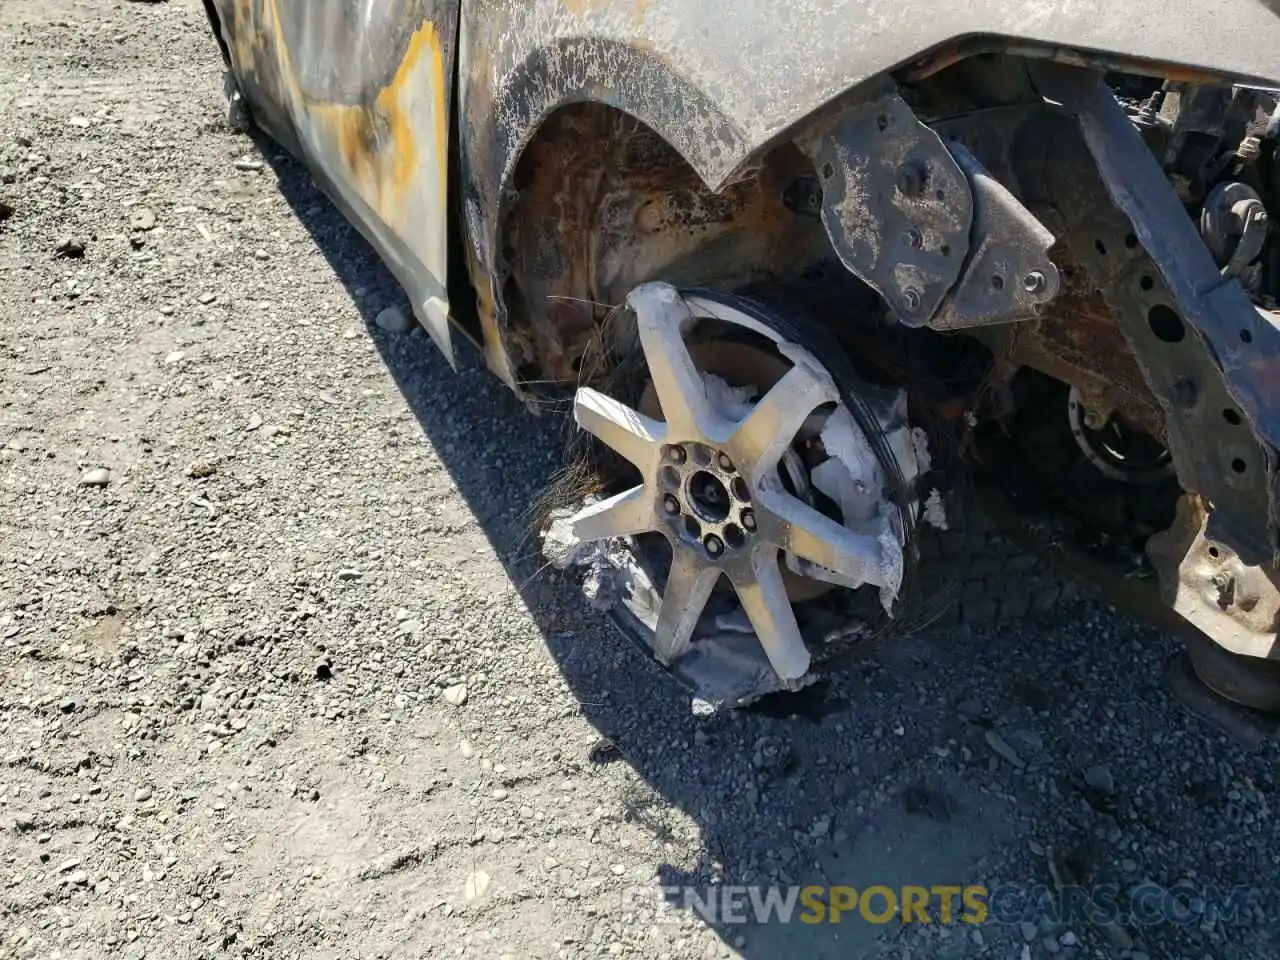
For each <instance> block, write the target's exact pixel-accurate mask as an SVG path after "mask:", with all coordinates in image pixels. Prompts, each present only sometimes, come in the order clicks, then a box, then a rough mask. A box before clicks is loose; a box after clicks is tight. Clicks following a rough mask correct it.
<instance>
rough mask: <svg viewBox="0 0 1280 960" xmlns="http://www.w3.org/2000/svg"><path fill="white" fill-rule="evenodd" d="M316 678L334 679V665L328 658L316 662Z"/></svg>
mask: <svg viewBox="0 0 1280 960" xmlns="http://www.w3.org/2000/svg"><path fill="white" fill-rule="evenodd" d="M316 679H317V680H322V681H323V680H332V679H333V666H332V665H331V664H330V663H329V661H328V660H321V661H320V662H319V663H317V664H316Z"/></svg>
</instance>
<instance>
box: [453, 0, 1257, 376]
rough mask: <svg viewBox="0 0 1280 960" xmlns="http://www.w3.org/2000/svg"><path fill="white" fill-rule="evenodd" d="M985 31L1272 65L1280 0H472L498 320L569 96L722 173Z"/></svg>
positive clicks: (469, 44)
mask: <svg viewBox="0 0 1280 960" xmlns="http://www.w3.org/2000/svg"><path fill="white" fill-rule="evenodd" d="M1206 24H1212V29H1206ZM984 38H987V39H984ZM985 48H990V49H996V48H999V49H1004V50H1011V51H1014V52H1034V53H1042V54H1053V55H1056V56H1060V57H1061V56H1065V57H1067V58H1069V59H1074V60H1076V61H1078V62H1088V63H1099V64H1102V63H1106V64H1114V65H1117V66H1123V67H1125V68H1127V69H1130V70H1139V71H1141V70H1142V69H1144V67H1143V65H1144V64H1146V65H1148V67H1147V68H1148V69H1151V70H1153V71H1155V70H1157V69H1158V68H1163V67H1165V66H1167V65H1173V67H1174V69H1173V70H1171V71H1168V72H1172V73H1174V74H1178V75H1186V76H1199V75H1206V74H1214V75H1219V76H1226V77H1236V78H1239V79H1242V80H1251V81H1255V82H1263V83H1266V82H1275V80H1276V79H1277V78H1278V77H1280V61H1277V59H1276V57H1275V55H1274V51H1275V50H1276V49H1280V15H1277V13H1276V11H1274V10H1272V9H1270V8H1269V7H1268V6H1266V5H1264V4H1262V3H1259V2H1257V0H1203V2H1200V3H1195V4H1190V3H1189V4H1184V5H1181V6H1178V7H1170V6H1169V5H1168V4H1167V3H1165V2H1164V0H1132V2H1130V3H1124V4H1118V3H1115V2H1113V0H1054V2H1050V0H1012V2H1011V0H973V2H970V3H965V4H954V3H945V2H942V0H900V2H894V3H886V2H881V0H873V2H867V3H861V4H856V5H854V4H849V3H845V2H837V0H800V2H794V3H758V4H745V5H730V6H725V5H722V4H701V3H687V2H685V0H639V2H637V0H527V2H523V3H518V4H517V3H511V2H509V0H470V2H466V3H464V4H463V7H462V23H461V33H460V42H459V51H460V54H459V56H460V74H459V95H460V120H461V130H460V133H461V136H462V139H463V144H462V157H461V161H462V179H463V183H462V189H463V204H464V212H465V225H466V227H467V231H468V237H469V241H470V244H469V245H470V251H469V253H470V256H471V257H472V260H473V262H472V270H473V274H474V275H475V280H476V282H477V284H478V285H479V286H481V287H487V288H488V289H482V290H481V291H480V301H481V313H482V321H483V322H484V323H485V325H486V337H487V338H489V334H491V333H492V332H493V330H492V326H493V324H495V323H500V322H501V318H500V317H498V316H495V314H500V313H502V312H503V311H504V309H505V308H504V304H503V277H502V273H503V260H504V258H503V257H502V256H501V250H500V249H498V247H499V246H500V243H499V240H498V237H499V235H500V231H501V223H502V219H503V212H504V210H505V209H509V206H510V203H511V201H512V200H513V199H514V194H513V193H512V176H513V173H514V170H515V167H516V163H517V161H518V159H519V156H520V153H521V151H522V150H523V148H524V146H525V145H526V144H527V143H528V142H529V141H530V139H531V138H532V137H533V135H534V133H535V132H536V130H537V128H538V126H539V125H540V124H541V123H542V122H543V120H544V119H545V118H546V117H547V116H548V115H550V114H551V113H552V112H554V111H555V110H556V109H557V108H559V107H561V106H563V105H565V104H569V103H574V102H580V101H599V102H602V103H606V104H609V105H611V106H614V107H616V108H618V109H619V110H621V111H623V112H624V113H627V114H630V115H631V116H634V117H636V118H638V119H640V120H641V121H643V122H644V123H645V124H647V125H648V126H650V127H651V128H653V129H654V130H656V131H657V132H658V133H659V134H660V135H661V136H662V137H663V138H665V139H666V140H667V141H668V142H669V143H670V144H671V145H672V146H673V147H674V148H675V149H676V150H677V151H678V152H679V153H680V154H681V155H682V156H683V157H684V158H685V160H687V161H688V163H689V164H690V165H691V166H692V167H693V169H694V170H695V171H697V173H698V174H699V176H701V177H702V179H703V180H704V181H705V183H706V184H707V185H708V186H709V187H711V188H712V189H717V190H718V189H720V188H721V187H723V186H724V185H725V184H726V183H728V182H730V181H731V180H732V179H733V178H734V177H735V176H736V175H738V174H739V173H740V172H741V171H742V170H743V169H744V168H746V167H748V166H749V165H750V163H751V161H752V160H753V158H754V157H755V156H757V155H758V154H759V153H760V152H761V151H762V150H763V149H765V148H766V147H768V146H770V145H773V144H776V143H778V142H780V141H782V140H783V139H785V138H787V137H788V136H789V135H794V134H795V133H797V132H798V128H799V127H800V125H801V124H802V123H803V122H804V121H806V120H807V119H809V118H810V117H812V116H813V115H814V114H815V113H816V112H817V111H819V110H820V109H822V108H823V107H825V106H826V105H828V104H830V103H832V102H833V101H835V100H837V99H839V98H841V97H842V96H844V95H846V94H848V93H849V92H850V91H855V90H857V89H858V88H859V87H860V86H861V85H863V84H865V83H866V82H867V81H869V80H871V79H872V78H875V77H877V76H880V75H882V74H884V73H886V72H888V71H893V70H897V69H900V68H901V69H907V70H910V71H916V72H920V71H923V72H928V71H930V70H933V69H940V68H941V67H942V66H945V65H946V64H947V63H949V62H952V61H954V60H955V59H956V58H958V57H959V56H961V55H963V54H965V53H968V52H972V51H974V50H980V49H985ZM486 314H487V316H486ZM491 363H493V357H492V356H491ZM499 372H500V373H504V375H505V376H507V378H508V379H510V377H511V373H510V371H509V370H507V371H503V370H501V369H499Z"/></svg>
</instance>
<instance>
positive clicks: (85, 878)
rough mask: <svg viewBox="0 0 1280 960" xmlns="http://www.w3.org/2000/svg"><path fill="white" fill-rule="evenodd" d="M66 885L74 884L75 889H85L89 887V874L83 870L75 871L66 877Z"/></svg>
mask: <svg viewBox="0 0 1280 960" xmlns="http://www.w3.org/2000/svg"><path fill="white" fill-rule="evenodd" d="M67 883H72V884H75V885H76V886H77V887H86V886H88V885H89V874H87V873H86V872H85V871H83V870H77V871H76V872H75V873H73V874H71V876H69V877H67Z"/></svg>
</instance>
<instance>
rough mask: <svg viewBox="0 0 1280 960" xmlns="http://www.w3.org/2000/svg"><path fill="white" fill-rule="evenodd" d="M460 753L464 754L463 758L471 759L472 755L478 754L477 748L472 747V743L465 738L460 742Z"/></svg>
mask: <svg viewBox="0 0 1280 960" xmlns="http://www.w3.org/2000/svg"><path fill="white" fill-rule="evenodd" d="M458 753H460V754H462V759H463V760H470V759H471V758H472V757H474V756H475V755H476V752H475V750H473V749H472V747H471V744H469V743H468V742H467V741H466V740H463V741H462V742H461V743H460V744H458Z"/></svg>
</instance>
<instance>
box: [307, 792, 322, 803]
mask: <svg viewBox="0 0 1280 960" xmlns="http://www.w3.org/2000/svg"><path fill="white" fill-rule="evenodd" d="M307 799H308V800H310V801H311V802H312V803H316V802H317V801H318V800H319V799H320V791H319V790H315V789H313V790H311V791H309V792H308V793H307Z"/></svg>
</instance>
